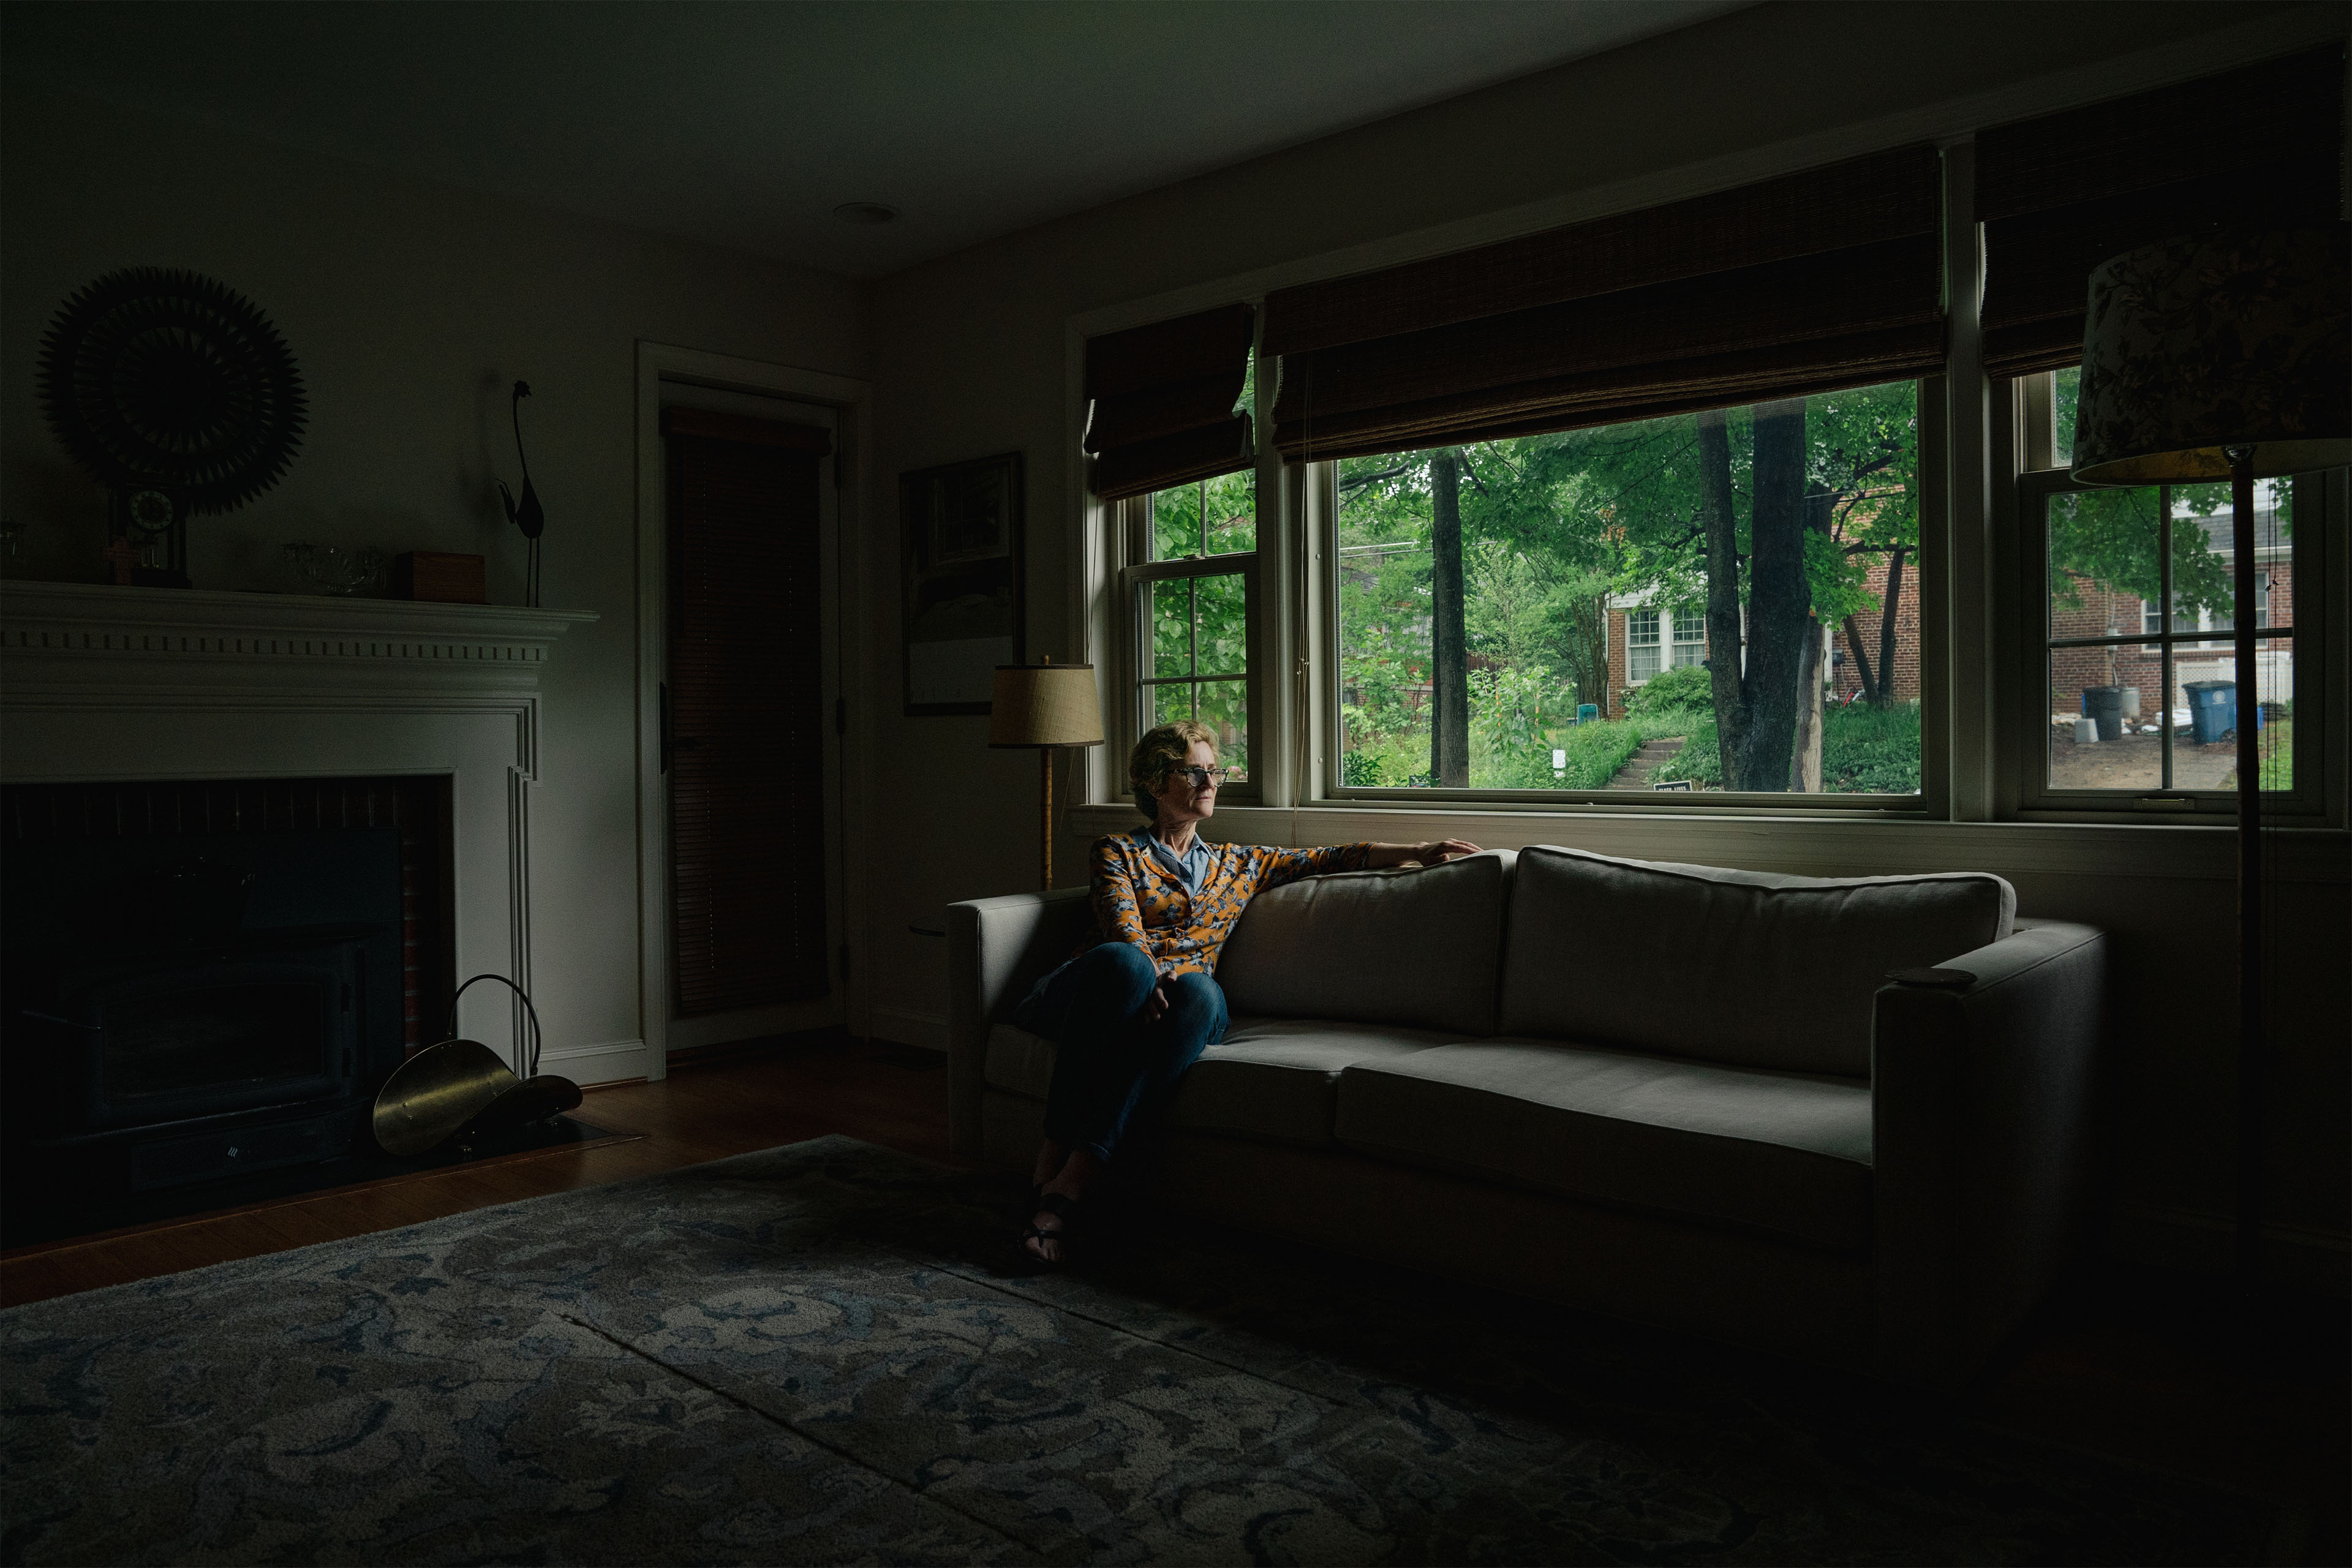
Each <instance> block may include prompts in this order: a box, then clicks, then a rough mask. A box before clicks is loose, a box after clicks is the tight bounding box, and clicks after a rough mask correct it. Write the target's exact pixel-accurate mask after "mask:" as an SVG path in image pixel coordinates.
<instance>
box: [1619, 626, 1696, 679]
mask: <svg viewBox="0 0 2352 1568" xmlns="http://www.w3.org/2000/svg"><path fill="white" fill-rule="evenodd" d="M1705 663H1706V616H1705V614H1703V613H1702V612H1700V611H1697V610H1676V611H1675V612H1674V613H1673V614H1672V615H1665V614H1662V613H1660V612H1659V611H1656V610H1633V611H1629V612H1628V613H1627V614H1626V616H1625V680H1626V683H1627V684H1628V685H1631V686H1639V685H1641V684H1643V682H1644V681H1647V680H1649V679H1652V678H1653V677H1654V676H1655V675H1656V674H1657V673H1658V671H1660V670H1662V669H1673V668H1676V667H1677V666H1681V665H1691V664H1705Z"/></svg>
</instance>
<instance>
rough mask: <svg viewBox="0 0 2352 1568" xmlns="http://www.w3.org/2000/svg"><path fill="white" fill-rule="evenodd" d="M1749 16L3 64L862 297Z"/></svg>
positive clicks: (186, 48)
mask: <svg viewBox="0 0 2352 1568" xmlns="http://www.w3.org/2000/svg"><path fill="white" fill-rule="evenodd" d="M1748 3H1750V0H1306V3H1302V0H1129V3H1116V0H993V3H972V0H965V3H941V0H864V3H835V0H794V3H782V0H764V3H754V0H734V3H724V0H704V3H680V0H667V3H663V0H598V3H587V4H582V3H576V0H548V3H541V4H519V3H497V0H488V3H477V0H457V3H454V4H451V3H446V0H392V3H384V0H347V3H343V4H321V3H310V4H259V5H254V4H244V3H236V4H226V3H216V0H202V3H194V4H184V3H181V0H166V3H163V4H150V3H140V4H118V5H100V4H89V3H85V0H62V3H56V0H10V3H8V4H5V5H0V71H5V79H7V80H8V81H9V82H10V83H12V84H13V83H23V84H26V85H31V86H38V87H46V88H50V89H57V90H61V91H67V92H72V93H78V94H81V95H83V96H87V97H91V98H96V99H99V100H104V101H109V102H113V103H119V104H123V105H126V106H132V107H138V108H142V109H147V110H153V111H155V112H158V113H161V114H164V115H168V116H173V117H176V118H184V119H193V120H198V121H206V122H210V123H215V124H219V125H223V126H226V127H229V128H232V129H235V130H237V131H242V132H247V133H250V134H253V135H256V136H259V137H262V138H265V139H267V140H270V141H274V142H284V143H288V144H291V145H294V146H298V147H303V148H308V149H310V150H312V151H315V152H319V153H331V154H334V155H337V156H341V157H344V158H349V159H353V160H356V161H358V162H361V163H371V164H375V165H378V166H381V167H383V168H388V169H393V170H396V171H398V172H400V173H402V174H410V175H415V176H416V177H419V178H423V179H427V180H433V181H437V182H441V183H444V184H456V185H463V186H468V187H472V188H474V189H478V190H483V191H488V192H493V193H497V194H500V195H509V196H514V197H519V198H523V199H528V200H530V201H532V202H537V203H541V204H544V205H551V206H555V207H560V208H564V209H567V210H570V211H572V212H577V213H583V214H586V215H588V216H593V217H598V218H603V219H605V220H608V221H611V222H615V223H621V224H626V225H630V226H636V227H640V228H648V229H654V230H657V231H660V232H665V233H669V234H676V235H683V236H687V237H693V238H696V239H701V240H706V241H709V242H711V243H714V244H719V245H724V246H730V247H737V248H740V249H744V250H750V251H753V252H756V253H759V254H761V255H765V256H771V257H776V258H782V259H784V260H789V261H794V262H799V263H802V264H804V265H807V266H812V267H817V268H824V269H826V270H829V271H835V272H842V273H847V274H851V275H856V276H868V277H870V276H875V275H878V274H883V273H887V272H892V271H896V270H898V269H899V268H904V267H907V266H909V265H911V264H913V263H915V262H918V261H920V260H923V259H925V258H929V257H933V256H939V255H942V254H945V253H947V252H949V251H952V250H956V249H959V248H961V247H964V246H968V245H971V244H974V243H977V242H978V241H981V240H983V239H987V238H989V237H992V236H996V235H1001V234H1006V233H1010V232H1012V231H1013V230H1015V229H1019V228H1024V227H1026V226H1030V225H1032V224H1036V223H1041V222H1044V221H1045V220H1047V219H1050V218H1054V217H1058V216H1063V215H1065V214H1068V213H1073V212H1078V211H1082V210H1084V209H1086V208H1087V207H1090V206H1095V205H1099V204H1101V203H1104V202H1107V201H1112V200H1115V199H1117V198H1118V197H1121V196H1125V195H1133V194H1135V193H1136V192H1139V191H1144V190H1150V189H1151V188H1153V187H1154V186H1158V185H1164V184H1169V183H1171V182H1172V181H1176V180H1180V179H1183V178H1185V177H1187V176H1189V175H1192V174H1201V173H1203V172H1205V171H1207V170H1210V169H1215V168H1219V167H1223V166H1224V165H1226V164H1230V163H1236V162H1239V161H1241V160H1243V159H1246V158H1250V157H1254V156H1256V155H1258V154H1260V153H1268V152H1272V151H1275V150H1276V149H1277V148H1281V147H1286V146H1291V145H1295V144H1297V143H1298V142H1307V141H1311V140H1313V139H1314V138H1316V137H1318V136H1325V135H1328V134H1330V133H1331V132H1337V131H1341V130H1344V129H1346V128H1348V127H1349V126H1352V125H1360V124H1364V123H1367V122H1369V121H1375V120H1381V119H1385V118H1387V117H1388V116H1390V115H1392V114H1396V113H1398V112H1400V111H1402V110H1407V109H1411V108H1414V107H1416V106H1418V105H1421V104H1425V103H1432V102H1435V101H1437V100H1441V99H1446V98H1452V97H1454V96H1456V95H1458V94H1461V93H1465V92H1468V91H1471V90H1473V89H1476V88H1480V87H1484V86H1486V85H1488V84H1490V83H1493V82H1497V81H1503V80H1507V79H1510V78H1512V77H1517V76H1524V75H1527V74H1528V73H1529V72H1531V71H1536V70H1540V69H1543V68H1546V67H1549V66H1555V65H1559V64H1561V63H1563V62H1564V61H1567V60H1571V59H1575V58H1579V57H1581V56H1585V55H1591V54H1597V53H1599V52H1601V51H1602V50H1605V49H1610V48H1614V47H1618V46H1619V45H1622V44H1625V43H1629V42H1632V41H1633V40H1634V39H1636V38H1641V37H1649V36H1651V35H1653V34H1657V33H1663V32H1667V31H1670V30H1672V29H1674V28H1676V27H1681V26H1687V25H1689V24H1691V23H1693V22H1696V21H1699V20H1701V19H1703V18H1706V17H1708V16H1717V15H1719V14H1721V13H1723V12H1726V11H1731V10H1736V9H1738V8H1739V6H1740V5H1744V4H1748ZM844 202H882V203H887V205H891V206H894V207H898V208H899V209H900V210H901V211H902V212H903V214H904V215H905V216H903V217H901V218H900V219H899V220H898V222H896V223H892V224H888V225H886V226H878V227H866V228H860V227H853V226H849V225H846V224H844V223H842V222H841V221H840V220H838V219H836V218H835V217H834V216H832V211H833V209H834V208H835V206H837V205H840V204H842V203H844Z"/></svg>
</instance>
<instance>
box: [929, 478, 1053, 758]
mask: <svg viewBox="0 0 2352 1568" xmlns="http://www.w3.org/2000/svg"><path fill="white" fill-rule="evenodd" d="M898 518H899V528H900V531H901V535H902V537H901V540H900V546H901V548H900V552H899V570H900V574H901V579H902V581H901V587H902V592H903V600H904V603H903V609H904V619H903V624H904V626H905V633H904V637H905V647H904V650H903V651H904V652H905V655H906V669H907V712H908V716H909V717H918V716H925V715H934V714H951V713H985V712H987V711H988V709H989V696H990V693H991V691H992V689H993V688H994V685H995V681H996V667H997V666H998V665H1000V664H1020V663H1022V662H1024V657H1025V656H1024V647H1023V641H1024V639H1023V635H1022V604H1021V454H1020V453H1018V452H1006V453H1003V454H1002V455H1000V456H998V457H993V458H980V459H978V460H977V461H975V462H970V463H950V464H948V465H947V466H946V467H944V468H918V469H916V470H914V471H912V472H910V473H907V474H902V475H901V476H899V479H898Z"/></svg>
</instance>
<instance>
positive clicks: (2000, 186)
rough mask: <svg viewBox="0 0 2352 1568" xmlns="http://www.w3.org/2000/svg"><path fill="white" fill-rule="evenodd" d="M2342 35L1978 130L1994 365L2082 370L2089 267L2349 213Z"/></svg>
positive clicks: (1979, 207) (2020, 371) (1996, 370)
mask: <svg viewBox="0 0 2352 1568" xmlns="http://www.w3.org/2000/svg"><path fill="white" fill-rule="evenodd" d="M2343 145H2344V50H2343V47H2342V46H2341V45H2338V44H2329V45H2326V46H2325V47H2320V48H2315V49H2306V50H2304V51H2302V52H2301V53H2298V54H2293V55H2286V56H2283V57H2281V58H2277V59H2272V60H2264V61H2263V62H2262V63H2260V64H2258V65H2252V66H2247V67H2244V68H2242V69H2239V70H2233V71H2226V72H2223V73H2222V74H2221V75H2218V76H2210V77H2206V78H2203V79H2200V80H2197V81H2192V82H2185V83H2182V84H2180V85H2179V86H2175V87H2167V88H2159V89H2157V90H2156V91H2153V92H2143V93H2138V94H2136V95H2134V96H2132V97H2130V98H2121V99H2116V100H2112V101H2110V102H2106V103H2097V104H2093V105H2091V106H2090V107H2089V108H2087V109H2075V110H2067V111H2066V112H2064V113H2063V114H2046V115H2043V116H2042V117H2041V118H2039V119H2035V120H2026V121H2019V122H2018V123H2016V124H2013V125H2003V126H2000V127H1997V128H1995V129H1993V130H1990V131H1987V132H1982V133H1981V134H1979V136H1978V137H1977V148H1976V170H1977V173H1976V214H1977V217H1978V219H1979V221H1981V222H1982V223H1983V224H1984V244H1985V293H1984V358H1985V369H1986V371H1987V372H1988V373H1989V374H1993V375H2024V374H2030V373H2032V372H2034V371H2043V370H2056V369H2059V368H2062V367H2063V366H2066V365H2071V364H2076V363H2080V362H2081V360H2082V357H2083V312H2084V307H2085V305H2086V303H2087V302H2088V300H2089V296H2090V277H2091V271H2092V269H2093V268H2095V267H2097V266H2099V265H2100V264H2101V263H2103V262H2105V261H2107V260H2109V259H2111V258H2114V257H2116V256H2119V255H2121V254H2123V253H2124V252H2125V251H2126V250H2134V249H2137V248H2138V247H2141V246H2144V245H2150V244H2154V243H2155V242H2157V241H2158V240H2163V239H2170V238H2173V237H2179V236H2185V235H2189V234H2193V233H2195V232H2196V231H2198V230H2200V229H2202V228H2208V227H2211V226H2216V225H2232V226H2248V227H2258V228H2293V227H2299V226H2305V225H2323V224H2330V223H2333V222H2335V221H2336V219H2337V217H2338V216H2340V203H2341V199H2342V197H2341V185H2340V179H2341V171H2340V168H2339V165H2340V163H2341V160H2342V155H2343V154H2342V150H2343Z"/></svg>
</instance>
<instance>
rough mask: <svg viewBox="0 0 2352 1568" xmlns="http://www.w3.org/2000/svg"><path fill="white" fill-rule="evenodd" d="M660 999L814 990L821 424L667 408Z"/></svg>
mask: <svg viewBox="0 0 2352 1568" xmlns="http://www.w3.org/2000/svg"><path fill="white" fill-rule="evenodd" d="M662 429H663V433H664V434H665V436H667V438H668V442H667V446H668V449H667V454H666V459H667V469H668V474H667V479H668V490H669V498H668V499H669V506H668V510H669V679H668V681H667V683H666V685H665V687H664V689H663V693H662V696H663V704H662V708H663V712H662V716H661V718H662V754H663V763H664V766H665V768H666V769H667V772H668V774H669V807H670V899H671V937H672V945H673V953H672V958H673V962H674V963H675V964H676V966H677V990H676V994H675V998H674V1005H675V1007H676V1010H677V1014H678V1015H679V1016H682V1017H694V1016H702V1015H706V1014H711V1013H724V1012H730V1011H733V1010H735V1009H737V1008H742V1007H755V1006H761V1005H767V1004H770V1003H776V1002H791V1001H799V1000H803V999H804V998H808V997H813V996H822V995H824V994H825V992H826V990H827V989H828V987H829V984H830V981H829V979H828V969H827V965H826V956H825V929H826V927H825V887H824V866H825V850H824V827H825V770H824V745H825V719H826V717H827V715H826V713H825V711H824V707H825V704H824V689H823V685H822V680H823V672H824V571H823V555H822V549H823V545H822V535H821V532H820V522H821V518H822V512H821V510H820V507H819V497H820V491H819V489H818V486H819V473H818V468H817V465H818V463H819V461H820V460H821V459H822V458H824V455H825V454H826V453H827V452H829V451H830V450H831V448H832V439H833V438H832V435H831V433H830V432H828V431H826V430H824V429H822V428H820V427H817V426H807V425H793V424H786V423H782V422H780V421H776V420H769V419H752V418H746V417H742V416H736V415H730V414H715V413H710V412H707V411H705V410H701V409H689V408H672V409H666V410H664V412H663V416H662Z"/></svg>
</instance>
